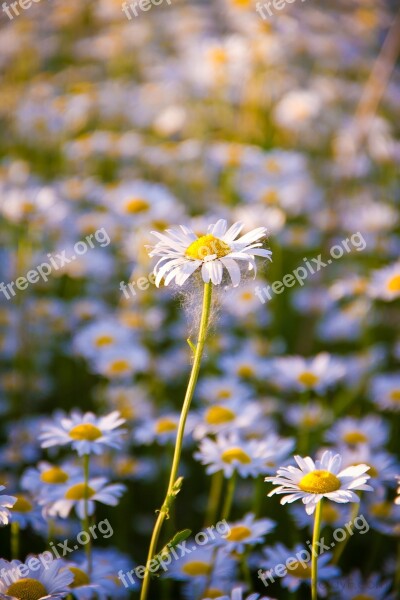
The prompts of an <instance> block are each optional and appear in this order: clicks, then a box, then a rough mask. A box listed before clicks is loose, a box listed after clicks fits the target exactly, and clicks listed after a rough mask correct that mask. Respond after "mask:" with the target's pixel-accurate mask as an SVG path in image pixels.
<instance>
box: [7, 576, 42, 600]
mask: <svg viewBox="0 0 400 600" xmlns="http://www.w3.org/2000/svg"><path fill="white" fill-rule="evenodd" d="M6 594H7V595H8V596H12V597H14V598H19V600H39V599H40V598H43V596H47V590H46V588H45V587H44V585H43V584H42V583H40V581H38V580H37V579H31V578H30V577H26V578H24V579H19V580H18V581H16V582H15V583H13V584H12V585H10V587H9V588H8V590H7V592H6Z"/></svg>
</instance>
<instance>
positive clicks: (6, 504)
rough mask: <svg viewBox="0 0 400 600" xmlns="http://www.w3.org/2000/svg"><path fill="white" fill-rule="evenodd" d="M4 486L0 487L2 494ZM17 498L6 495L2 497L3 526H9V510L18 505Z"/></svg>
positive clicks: (0, 513)
mask: <svg viewBox="0 0 400 600" xmlns="http://www.w3.org/2000/svg"><path fill="white" fill-rule="evenodd" d="M5 489H6V488H5V486H4V485H0V492H2V491H3V490H5ZM16 501H17V498H16V497H15V496H6V495H5V494H1V495H0V523H1V524H2V525H8V521H9V518H10V511H9V510H8V509H9V508H12V507H13V506H14V504H15V503H16Z"/></svg>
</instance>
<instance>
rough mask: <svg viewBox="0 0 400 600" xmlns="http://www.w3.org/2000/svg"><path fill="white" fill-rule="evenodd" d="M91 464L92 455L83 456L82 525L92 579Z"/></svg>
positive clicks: (89, 573)
mask: <svg viewBox="0 0 400 600" xmlns="http://www.w3.org/2000/svg"><path fill="white" fill-rule="evenodd" d="M89 464H90V455H89V454H85V455H84V456H83V475H84V482H85V499H84V512H85V516H84V519H83V523H82V529H83V531H86V533H87V534H88V543H87V544H86V545H85V552H86V558H87V562H88V575H89V577H90V575H91V573H92V538H91V535H90V529H89V514H88V512H89V511H88V500H89V498H88V492H89V473H90V469H89Z"/></svg>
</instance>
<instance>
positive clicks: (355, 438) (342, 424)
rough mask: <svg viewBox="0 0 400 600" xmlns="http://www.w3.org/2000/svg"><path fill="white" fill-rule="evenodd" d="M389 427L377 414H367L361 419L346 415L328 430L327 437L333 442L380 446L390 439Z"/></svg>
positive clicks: (349, 444) (347, 444)
mask: <svg viewBox="0 0 400 600" xmlns="http://www.w3.org/2000/svg"><path fill="white" fill-rule="evenodd" d="M388 434H389V427H388V424H387V423H385V421H384V420H383V419H382V418H381V417H378V416H377V415H367V416H366V417H363V418H361V419H355V418H354V417H345V418H343V419H340V420H339V421H337V423H335V425H333V427H331V429H330V430H329V431H328V432H327V434H326V436H325V438H326V440H327V441H328V442H331V443H332V444H337V445H341V444H345V445H346V446H359V445H360V444H367V445H368V446H370V447H371V448H379V446H382V444H384V443H385V441H386V440H387V439H388Z"/></svg>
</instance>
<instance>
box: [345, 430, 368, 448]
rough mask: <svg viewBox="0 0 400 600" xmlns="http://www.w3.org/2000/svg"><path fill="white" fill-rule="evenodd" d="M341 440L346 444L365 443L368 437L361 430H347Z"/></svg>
mask: <svg viewBox="0 0 400 600" xmlns="http://www.w3.org/2000/svg"><path fill="white" fill-rule="evenodd" d="M343 441H344V442H346V444H351V445H355V444H365V443H366V442H368V438H367V436H366V435H365V434H364V433H361V431H348V432H347V433H345V434H344V436H343Z"/></svg>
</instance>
